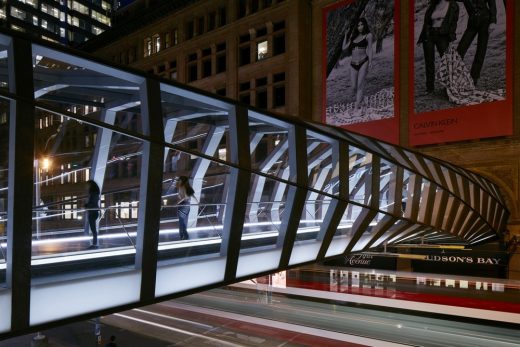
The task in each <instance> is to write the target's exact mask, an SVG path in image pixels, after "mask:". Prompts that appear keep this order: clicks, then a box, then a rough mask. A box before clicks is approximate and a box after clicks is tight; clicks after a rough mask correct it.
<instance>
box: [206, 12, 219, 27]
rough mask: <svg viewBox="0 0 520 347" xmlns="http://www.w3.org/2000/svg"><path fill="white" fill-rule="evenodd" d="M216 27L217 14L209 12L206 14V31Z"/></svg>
mask: <svg viewBox="0 0 520 347" xmlns="http://www.w3.org/2000/svg"><path fill="white" fill-rule="evenodd" d="M216 27H217V12H210V13H209V14H208V31H211V30H213V29H215V28H216Z"/></svg>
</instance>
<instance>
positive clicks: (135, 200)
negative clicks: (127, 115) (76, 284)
mask: <svg viewBox="0 0 520 347" xmlns="http://www.w3.org/2000/svg"><path fill="white" fill-rule="evenodd" d="M35 127H36V132H35V158H34V195H33V196H34V202H33V206H34V209H33V211H34V212H33V244H32V246H33V247H32V255H33V269H32V271H31V274H32V276H33V278H38V277H40V276H48V275H50V273H49V269H48V267H47V266H45V265H46V264H48V263H50V262H53V261H54V260H55V259H56V258H60V259H61V265H60V266H59V267H58V266H55V267H54V268H53V270H52V273H54V274H60V275H71V274H74V275H73V276H78V275H79V274H80V273H81V272H82V271H90V270H93V269H96V268H98V269H107V268H110V267H119V266H122V265H126V266H132V265H133V264H134V256H135V240H136V227H137V216H138V209H139V189H140V187H139V179H138V178H139V175H138V168H139V167H140V166H141V153H142V147H143V142H142V141H141V140H138V139H136V138H131V137H128V136H125V135H122V134H119V133H116V132H111V138H110V139H109V142H108V143H109V144H110V145H109V148H105V149H104V150H105V151H106V153H105V154H104V155H102V154H101V153H100V149H99V148H98V147H96V146H95V144H96V137H97V135H98V134H100V133H101V132H102V129H100V128H97V127H95V126H90V125H87V124H84V123H82V122H79V121H77V120H75V119H71V118H69V117H64V116H61V115H57V114H54V113H50V112H47V111H43V110H37V113H36V117H35ZM99 157H106V158H108V159H107V161H106V162H103V163H100V162H97V158H99ZM95 176H97V177H95ZM89 180H94V181H95V182H96V184H97V186H98V189H99V191H100V193H99V194H98V195H96V196H95V197H94V199H95V201H94V202H95V204H96V205H97V207H99V209H97V208H93V207H91V206H87V205H88V204H89V203H91V202H92V200H91V199H93V198H92V197H90V196H89V186H88V184H87V181H89ZM93 215H95V216H94V218H93V217H92V216H93ZM89 217H90V218H89ZM92 218H93V220H94V221H95V223H94V224H91V223H92V222H90V220H89V219H92ZM89 222H90V223H89ZM116 248H117V249H118V250H120V252H122V253H124V254H126V256H125V259H124V261H123V262H120V261H118V262H116V263H111V262H109V261H103V262H92V263H89V264H88V265H86V264H85V263H84V262H82V260H85V259H89V258H90V259H94V258H96V257H98V255H99V254H103V252H106V251H110V250H111V249H116ZM89 254H90V255H89ZM65 260H66V261H65ZM43 268H45V270H40V269H43Z"/></svg>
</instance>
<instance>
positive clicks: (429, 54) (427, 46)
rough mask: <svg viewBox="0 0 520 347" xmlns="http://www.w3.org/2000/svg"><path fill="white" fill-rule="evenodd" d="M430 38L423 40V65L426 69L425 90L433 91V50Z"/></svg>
mask: <svg viewBox="0 0 520 347" xmlns="http://www.w3.org/2000/svg"><path fill="white" fill-rule="evenodd" d="M434 48H435V47H434V43H433V41H431V40H428V41H426V42H423V51H424V65H425V70H426V91H427V92H428V93H431V92H433V90H434V87H435V84H434V81H435V51H434Z"/></svg>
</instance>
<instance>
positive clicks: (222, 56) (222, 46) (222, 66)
mask: <svg viewBox="0 0 520 347" xmlns="http://www.w3.org/2000/svg"><path fill="white" fill-rule="evenodd" d="M226 65H227V63H226V43H225V42H222V43H219V44H217V64H216V69H217V71H216V73H222V72H225V71H226Z"/></svg>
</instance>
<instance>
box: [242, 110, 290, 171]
mask: <svg viewBox="0 0 520 347" xmlns="http://www.w3.org/2000/svg"><path fill="white" fill-rule="evenodd" d="M288 129H289V126H288V125H287V124H285V123H282V122H280V121H278V120H276V119H272V118H270V117H267V116H262V115H260V114H258V113H254V112H250V115H249V136H250V139H251V141H250V143H251V149H250V150H251V167H252V168H253V170H257V171H260V172H263V173H265V174H267V175H270V176H275V177H278V178H282V179H284V180H291V176H292V175H291V170H290V167H289V151H288V148H289V136H288Z"/></svg>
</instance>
